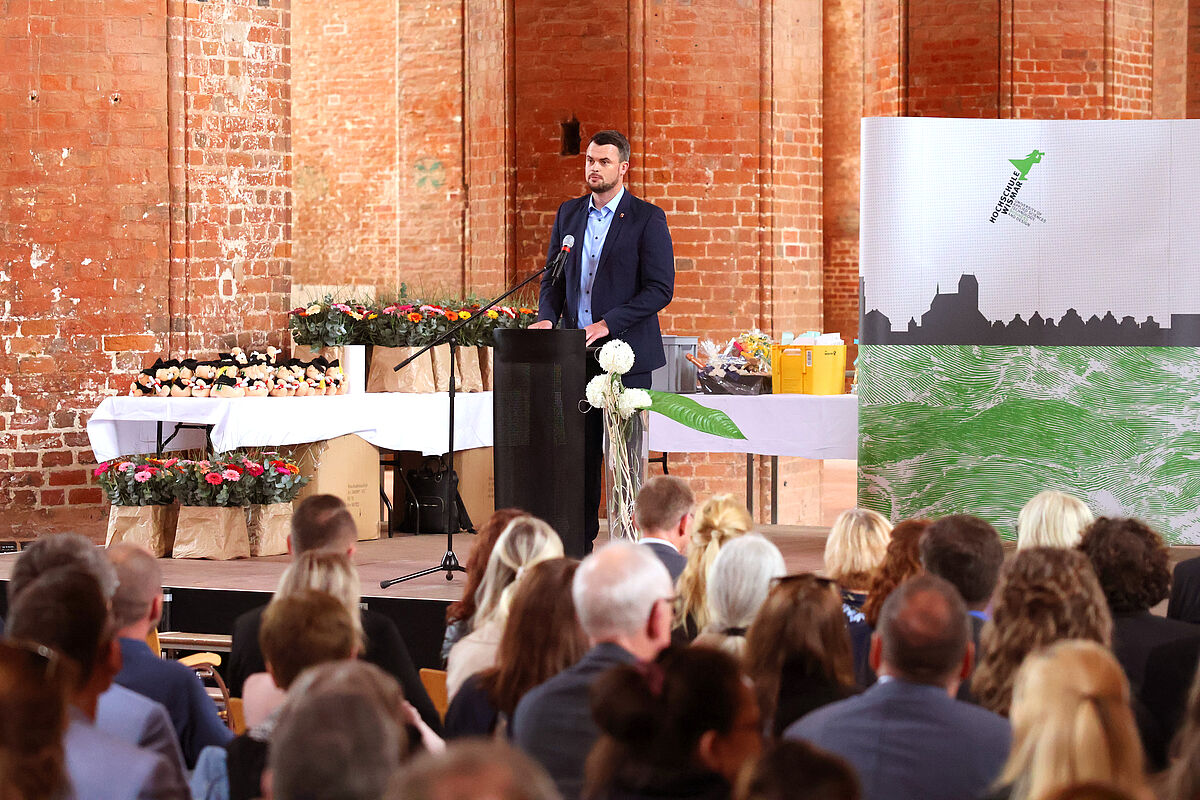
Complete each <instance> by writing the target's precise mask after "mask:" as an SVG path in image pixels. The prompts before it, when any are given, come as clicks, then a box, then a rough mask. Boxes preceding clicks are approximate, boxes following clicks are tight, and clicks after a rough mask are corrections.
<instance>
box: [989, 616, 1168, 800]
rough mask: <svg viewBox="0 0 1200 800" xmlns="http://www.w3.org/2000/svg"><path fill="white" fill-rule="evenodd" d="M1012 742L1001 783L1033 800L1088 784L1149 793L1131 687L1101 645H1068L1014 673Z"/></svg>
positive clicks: (1016, 796)
mask: <svg viewBox="0 0 1200 800" xmlns="http://www.w3.org/2000/svg"><path fill="white" fill-rule="evenodd" d="M1011 720H1012V728H1013V742H1012V749H1011V750H1010V751H1009V755H1008V762H1007V763H1005V765H1004V769H1003V770H1002V771H1001V773H1000V777H999V778H998V779H997V783H999V784H1001V785H1004V784H1011V785H1012V794H1011V798H1012V800H1033V799H1034V798H1040V797H1044V796H1045V795H1047V794H1049V793H1050V792H1053V791H1055V790H1057V789H1060V788H1062V787H1064V786H1068V785H1070V784H1073V783H1080V782H1083V781H1104V782H1107V783H1110V784H1112V785H1113V786H1115V787H1118V788H1120V789H1123V790H1125V791H1126V792H1128V793H1130V794H1132V795H1135V796H1140V795H1143V794H1145V792H1146V781H1145V774H1144V772H1143V766H1142V746H1141V741H1140V740H1139V739H1138V732H1137V726H1136V724H1135V723H1134V719H1133V712H1132V711H1131V710H1130V707H1129V681H1128V680H1126V678H1125V673H1124V672H1123V671H1122V670H1121V665H1120V664H1118V663H1117V660H1116V658H1114V657H1113V655H1112V653H1111V652H1109V650H1108V649H1107V648H1106V647H1104V646H1103V645H1100V644H1097V643H1096V642H1089V641H1083V640H1078V639H1070V640H1066V641H1062V642H1058V643H1056V644H1054V645H1052V646H1051V647H1049V648H1046V649H1044V650H1038V651H1035V652H1034V653H1032V654H1030V655H1029V657H1028V658H1026V659H1025V663H1024V664H1022V665H1021V668H1020V669H1019V670H1018V671H1017V679H1016V685H1015V688H1014V690H1013V704H1012V713H1011Z"/></svg>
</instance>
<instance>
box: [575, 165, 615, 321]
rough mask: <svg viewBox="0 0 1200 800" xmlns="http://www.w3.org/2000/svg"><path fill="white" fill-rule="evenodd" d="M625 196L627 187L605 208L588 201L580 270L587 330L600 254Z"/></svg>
mask: <svg viewBox="0 0 1200 800" xmlns="http://www.w3.org/2000/svg"><path fill="white" fill-rule="evenodd" d="M624 196H625V187H624V186H622V187H621V191H619V192H617V194H616V196H615V197H613V199H612V200H609V201H608V202H607V203H605V204H604V208H596V205H595V202H594V200H589V201H588V220H587V232H586V233H584V236H583V252H582V257H581V258H580V270H579V319H578V325H579V327H580V328H586V327H587V326H588V325H591V324H592V323H593V322H594V321H595V320H593V319H592V284H594V283H595V282H596V270H597V269H599V267H600V254H601V253H603V252H604V240H605V239H607V238H608V229H609V228H611V227H612V221H613V216H614V215H615V214H616V213H617V205H618V204H619V203H620V202H621V198H622V197H624Z"/></svg>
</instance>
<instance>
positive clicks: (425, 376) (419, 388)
mask: <svg viewBox="0 0 1200 800" xmlns="http://www.w3.org/2000/svg"><path fill="white" fill-rule="evenodd" d="M418 349H419V348H416V347H379V346H376V347H374V348H372V350H371V369H370V371H369V373H368V374H369V378H368V380H367V391H368V392H436V391H437V383H436V381H435V380H434V377H433V354H432V352H430V353H426V354H425V355H423V356H421V357H420V358H418V359H417V360H416V361H414V362H412V363H411V364H409V365H408V366H406V367H405V368H404V369H402V370H400V371H399V372H396V370H395V369H394V368H395V366H396V365H397V364H399V363H400V362H402V361H404V359H406V358H408V357H409V356H411V355H412V354H413V353H415V352H417V350H418Z"/></svg>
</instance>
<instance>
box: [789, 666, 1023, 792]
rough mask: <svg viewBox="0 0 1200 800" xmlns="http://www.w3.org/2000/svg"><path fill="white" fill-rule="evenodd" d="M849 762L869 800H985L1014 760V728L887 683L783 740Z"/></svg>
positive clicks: (939, 694)
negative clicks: (975, 799) (1010, 754)
mask: <svg viewBox="0 0 1200 800" xmlns="http://www.w3.org/2000/svg"><path fill="white" fill-rule="evenodd" d="M784 737H785V738H788V739H803V740H805V741H808V742H811V743H812V744H814V745H816V746H817V747H820V748H822V749H824V750H828V751H829V752H831V753H835V754H837V755H839V756H841V757H842V758H844V759H846V760H847V761H849V762H850V764H851V765H852V766H853V767H854V768H855V770H856V771H857V772H858V777H859V779H860V780H861V781H862V786H863V795H862V796H863V800H912V799H913V798H921V800H963V799H964V798H971V797H982V796H983V795H984V794H985V793H986V792H987V789H988V787H989V786H990V785H991V783H992V781H994V780H995V779H996V777H997V776H998V775H999V774H1000V769H1001V767H1003V766H1004V762H1005V760H1006V759H1007V758H1008V749H1009V746H1010V744H1011V742H1012V733H1011V730H1010V729H1009V725H1008V720H1006V719H1004V718H1003V717H1000V716H997V715H996V714H993V713H992V712H990V711H986V710H984V709H982V708H980V707H979V706H974V705H971V704H970V703H964V702H962V701H960V700H955V699H954V698H952V697H950V696H949V695H947V694H946V691H945V689H942V688H940V687H937V686H925V685H922V684H916V683H908V682H906V681H900V680H894V679H893V680H888V681H885V682H882V683H876V684H875V685H874V686H872V687H871V688H870V689H868V690H867V691H865V692H863V693H862V694H860V695H857V696H855V697H851V698H849V699H847V700H842V701H840V702H837V703H833V704H831V705H827V706H824V707H822V708H819V709H817V710H816V711H813V712H812V713H811V714H808V715H807V716H804V717H801V718H800V719H799V720H797V721H796V722H794V723H792V725H791V726H789V727H788V729H787V730H786V731H785V732H784Z"/></svg>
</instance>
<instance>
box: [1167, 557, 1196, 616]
mask: <svg viewBox="0 0 1200 800" xmlns="http://www.w3.org/2000/svg"><path fill="white" fill-rule="evenodd" d="M1167 618H1168V619H1177V620H1181V621H1183V622H1191V623H1192V624H1197V623H1200V557H1197V558H1189V559H1186V560H1184V561H1180V562H1179V563H1178V564H1176V565H1175V569H1174V571H1173V572H1172V573H1171V597H1170V599H1169V600H1168V601H1167Z"/></svg>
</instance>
